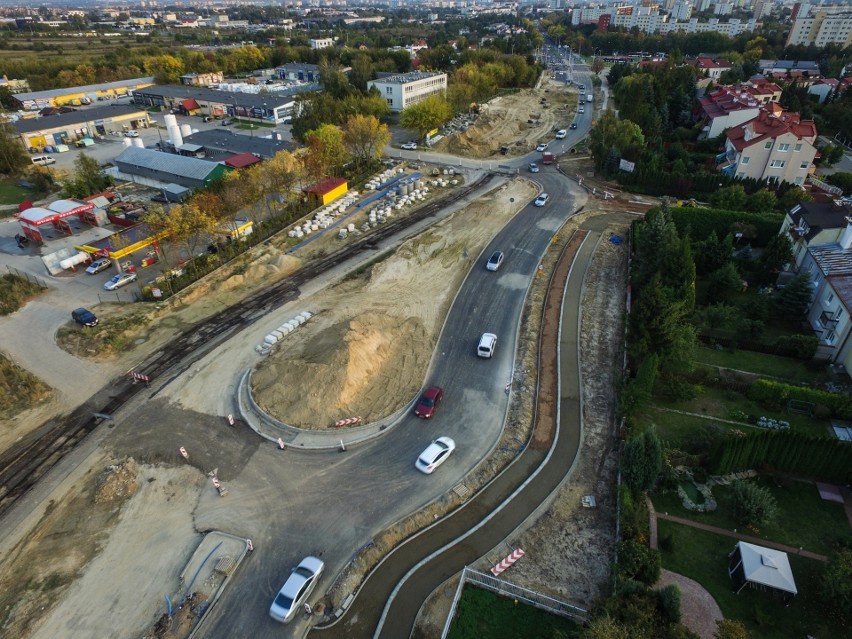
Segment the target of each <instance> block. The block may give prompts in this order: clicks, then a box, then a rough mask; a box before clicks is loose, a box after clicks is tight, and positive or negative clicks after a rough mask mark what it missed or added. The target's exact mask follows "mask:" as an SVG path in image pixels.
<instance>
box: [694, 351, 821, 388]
mask: <svg viewBox="0 0 852 639" xmlns="http://www.w3.org/2000/svg"><path fill="white" fill-rule="evenodd" d="M695 360H696V361H697V362H698V363H699V364H707V365H710V366H721V367H723V368H731V369H736V370H741V371H746V372H749V373H754V374H755V375H765V376H767V377H775V378H780V379H782V380H784V381H789V382H794V383H804V384H809V385H817V384H820V383H821V382H825V381H828V380H829V376H828V374H827V372H826V371H824V370H814V369H812V368H810V367H808V365H807V364H806V363H805V362H804V361H802V360H800V359H793V358H791V357H781V356H779V355H768V354H767V353H756V352H754V351H743V350H730V349H722V350H717V349H715V348H707V347H702V348H699V349H698V350H697V351H696V357H695Z"/></svg>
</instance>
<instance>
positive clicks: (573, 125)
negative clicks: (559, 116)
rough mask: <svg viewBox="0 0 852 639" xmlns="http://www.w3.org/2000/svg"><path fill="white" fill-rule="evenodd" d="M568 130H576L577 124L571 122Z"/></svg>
mask: <svg viewBox="0 0 852 639" xmlns="http://www.w3.org/2000/svg"><path fill="white" fill-rule="evenodd" d="M568 128H569V129H571V130H572V131H573V130H574V129H576V128H577V123H576V122H572V123H571V126H569V127H568Z"/></svg>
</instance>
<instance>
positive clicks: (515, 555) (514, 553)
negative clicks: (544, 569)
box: [491, 548, 525, 577]
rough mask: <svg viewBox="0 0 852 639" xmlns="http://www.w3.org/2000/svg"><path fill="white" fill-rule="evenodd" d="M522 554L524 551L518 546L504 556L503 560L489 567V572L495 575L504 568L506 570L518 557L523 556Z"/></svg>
mask: <svg viewBox="0 0 852 639" xmlns="http://www.w3.org/2000/svg"><path fill="white" fill-rule="evenodd" d="M524 554H525V553H524V551H523V550H521V549H520V548H517V549H515V550H513V551H512V553H511V554H510V555H509V556H508V557H506V558H505V559H504V560H503V561H501V562H500V563H499V564H497V565H496V566H494V567H493V568H492V569H491V574H492V575H494V576H495V577H496V576H497V575H499V574H500V573H501V572H503V571H504V570H507V569H508V568H509V567H510V566H511V565H512V564H513V563H515V562H516V561H518V559H520V558H521V557H523V556H524Z"/></svg>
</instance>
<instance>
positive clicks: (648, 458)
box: [621, 428, 663, 493]
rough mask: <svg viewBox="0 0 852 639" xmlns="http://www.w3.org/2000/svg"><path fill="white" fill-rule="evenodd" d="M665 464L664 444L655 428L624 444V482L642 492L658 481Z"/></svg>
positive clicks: (635, 490) (622, 470) (636, 491)
mask: <svg viewBox="0 0 852 639" xmlns="http://www.w3.org/2000/svg"><path fill="white" fill-rule="evenodd" d="M662 466H663V445H662V442H660V438H659V437H658V436H657V433H656V432H654V430H653V429H652V428H651V429H648V430H646V431H645V432H643V433H642V434H641V435H638V436H636V437H633V438H632V439H629V440H628V441H627V442H626V443H625V444H624V454H623V455H622V458H621V472H622V474H623V476H624V483H625V484H627V485H628V486H629V487H630V488H631V490H633V492H635V493H641V492H643V491H646V490H648V489H650V488H652V487H653V486H654V484H656V483H657V477H658V475H659V474H660V471H661V470H662Z"/></svg>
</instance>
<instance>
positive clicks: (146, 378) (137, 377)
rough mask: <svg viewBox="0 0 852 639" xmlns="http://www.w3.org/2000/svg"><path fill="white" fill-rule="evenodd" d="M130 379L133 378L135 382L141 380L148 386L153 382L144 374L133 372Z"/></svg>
mask: <svg viewBox="0 0 852 639" xmlns="http://www.w3.org/2000/svg"><path fill="white" fill-rule="evenodd" d="M130 377H132V378H133V379H134V380H137V379H141V380H142V381H143V382H145V383H146V384H147V383H148V382H150V381H151V378H150V377H148V376H147V375H143V374H142V373H134V372H133V371H130Z"/></svg>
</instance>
